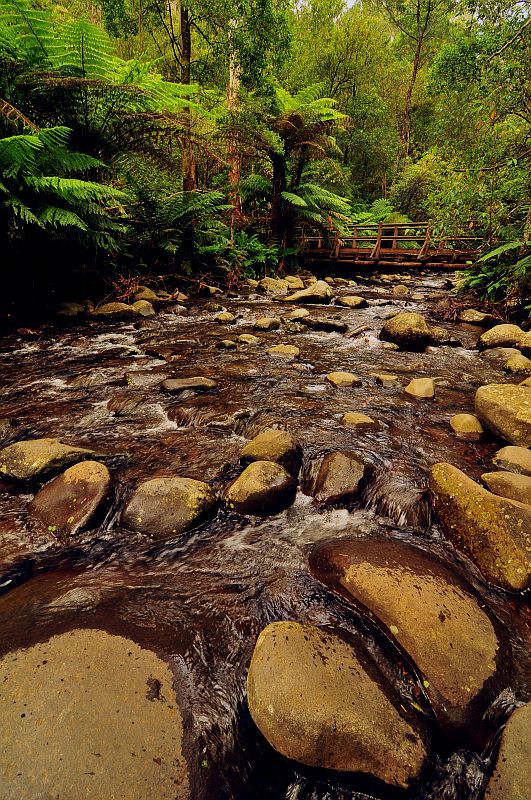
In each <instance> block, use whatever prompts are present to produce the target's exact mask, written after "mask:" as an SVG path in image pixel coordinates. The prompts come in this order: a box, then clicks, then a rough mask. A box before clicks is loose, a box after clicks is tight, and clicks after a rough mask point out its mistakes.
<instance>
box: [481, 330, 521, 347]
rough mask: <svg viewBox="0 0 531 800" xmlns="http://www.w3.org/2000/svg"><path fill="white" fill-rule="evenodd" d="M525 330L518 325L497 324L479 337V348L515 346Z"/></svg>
mask: <svg viewBox="0 0 531 800" xmlns="http://www.w3.org/2000/svg"><path fill="white" fill-rule="evenodd" d="M523 335H524V332H523V330H522V329H521V328H520V327H519V326H518V325H495V326H494V327H493V328H491V329H490V330H488V331H485V333H482V334H481V336H480V337H479V339H478V343H477V346H478V349H479V350H485V349H486V348H488V347H514V346H515V345H516V344H518V342H519V341H520V339H521V338H522V336H523Z"/></svg>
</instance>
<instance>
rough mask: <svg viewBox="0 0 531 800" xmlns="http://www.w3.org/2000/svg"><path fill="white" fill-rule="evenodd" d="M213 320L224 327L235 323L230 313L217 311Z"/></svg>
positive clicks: (233, 316) (234, 318)
mask: <svg viewBox="0 0 531 800" xmlns="http://www.w3.org/2000/svg"><path fill="white" fill-rule="evenodd" d="M214 320H215V321H216V322H221V323H223V324H226V325H233V324H234V323H235V322H236V317H235V315H234V314H231V313H230V311H219V312H218V313H217V314H215V315H214Z"/></svg>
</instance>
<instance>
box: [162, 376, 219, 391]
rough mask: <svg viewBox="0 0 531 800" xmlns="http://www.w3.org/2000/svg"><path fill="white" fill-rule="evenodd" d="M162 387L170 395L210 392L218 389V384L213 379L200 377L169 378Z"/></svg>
mask: <svg viewBox="0 0 531 800" xmlns="http://www.w3.org/2000/svg"><path fill="white" fill-rule="evenodd" d="M161 386H162V388H163V389H164V391H165V392H169V394H180V393H181V392H185V391H194V392H209V391H211V390H212V389H215V388H216V386H217V383H216V381H214V380H212V378H204V377H202V376H200V375H198V376H197V377H195V378H168V380H165V381H163V382H162V384H161Z"/></svg>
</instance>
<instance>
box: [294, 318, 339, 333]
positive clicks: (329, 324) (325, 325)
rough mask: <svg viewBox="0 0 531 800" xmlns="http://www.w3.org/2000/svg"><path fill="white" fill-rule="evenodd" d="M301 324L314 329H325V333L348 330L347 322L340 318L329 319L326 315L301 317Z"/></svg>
mask: <svg viewBox="0 0 531 800" xmlns="http://www.w3.org/2000/svg"><path fill="white" fill-rule="evenodd" d="M299 322H300V324H301V325H304V326H305V327H306V328H310V329H311V330H312V331H323V332H325V333H345V331H347V330H348V325H347V323H346V322H341V320H339V319H327V318H325V317H301V318H300V319H299Z"/></svg>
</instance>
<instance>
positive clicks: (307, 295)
mask: <svg viewBox="0 0 531 800" xmlns="http://www.w3.org/2000/svg"><path fill="white" fill-rule="evenodd" d="M331 299H332V290H331V288H330V286H329V285H328V284H327V283H326V282H325V281H315V283H312V284H311V285H310V286H308V288H307V289H301V290H300V291H298V292H294V293H293V294H290V295H288V296H287V297H282V298H281V300H282V301H283V302H285V303H329V302H330V300H331Z"/></svg>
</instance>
